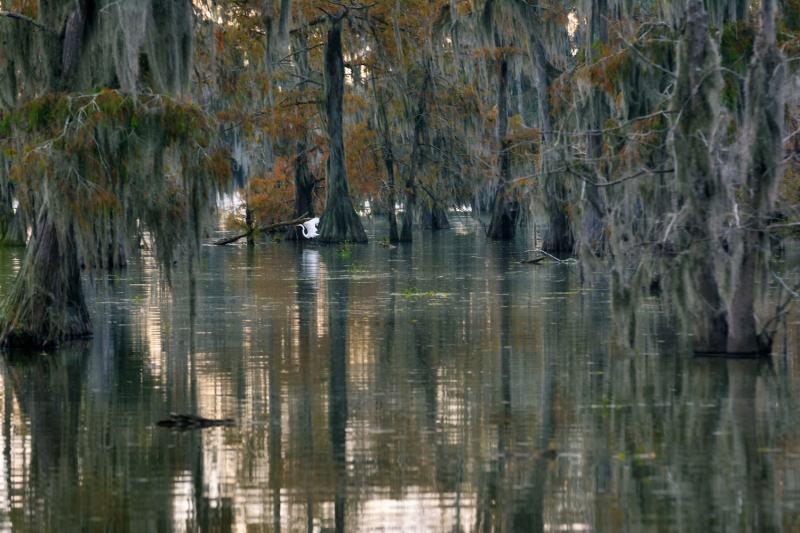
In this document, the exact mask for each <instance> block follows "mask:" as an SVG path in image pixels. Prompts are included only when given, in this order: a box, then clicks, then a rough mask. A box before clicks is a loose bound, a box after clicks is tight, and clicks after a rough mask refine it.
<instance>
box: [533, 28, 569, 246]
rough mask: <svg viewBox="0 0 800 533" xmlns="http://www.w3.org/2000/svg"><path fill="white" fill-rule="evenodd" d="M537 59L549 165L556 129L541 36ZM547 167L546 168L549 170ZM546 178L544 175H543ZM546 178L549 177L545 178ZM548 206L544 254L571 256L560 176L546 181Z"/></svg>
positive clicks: (542, 127)
mask: <svg viewBox="0 0 800 533" xmlns="http://www.w3.org/2000/svg"><path fill="white" fill-rule="evenodd" d="M531 47H532V49H533V56H534V61H535V63H534V71H535V76H534V77H535V82H536V92H537V97H538V101H539V128H540V130H541V132H542V153H543V155H542V158H543V160H544V161H547V158H548V157H549V155H548V153H547V151H548V150H549V149H550V148H551V147H552V146H553V126H552V122H551V120H550V97H549V95H548V92H547V89H548V86H549V82H548V79H547V57H546V56H545V52H544V45H543V44H542V41H541V39H540V38H539V37H538V36H537V37H534V38H533V39H532V40H531ZM546 166H547V165H546V164H544V165H543V167H545V168H546ZM543 174H544V173H543ZM545 176H546V174H545ZM544 202H545V208H546V210H547V214H548V215H549V218H550V224H549V225H548V227H547V233H546V234H545V236H544V239H543V240H542V250H547V251H549V252H567V251H571V250H572V249H573V247H574V246H575V239H574V238H573V236H572V231H571V230H570V227H569V218H568V217H567V211H566V207H567V205H568V204H567V190H566V186H565V184H564V182H563V181H562V180H561V179H560V178H559V177H558V176H550V177H545V179H544Z"/></svg>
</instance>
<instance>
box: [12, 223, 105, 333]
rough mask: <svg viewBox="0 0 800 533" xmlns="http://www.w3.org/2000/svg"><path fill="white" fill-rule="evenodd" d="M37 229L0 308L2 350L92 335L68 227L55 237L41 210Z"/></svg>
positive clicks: (54, 232)
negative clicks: (37, 232) (0, 310)
mask: <svg viewBox="0 0 800 533" xmlns="http://www.w3.org/2000/svg"><path fill="white" fill-rule="evenodd" d="M38 228H39V234H38V235H37V236H36V238H35V240H33V241H32V242H31V246H30V247H29V248H28V250H27V252H26V257H25V262H24V263H23V265H22V269H21V270H20V273H19V274H18V276H17V279H16V281H15V283H14V286H13V288H12V290H11V292H9V294H8V296H7V297H6V298H5V300H4V301H3V303H2V312H3V313H2V314H3V319H2V320H0V344H2V345H3V346H8V347H31V348H34V347H37V348H38V347H42V346H50V345H54V344H58V343H59V342H61V341H62V340H64V339H73V338H79V337H87V336H91V335H92V324H91V321H90V319H89V310H88V309H87V308H86V301H85V299H84V295H83V287H82V285H81V271H80V265H79V262H78V254H77V246H76V243H75V238H74V236H73V230H72V226H70V227H69V228H68V229H66V230H65V231H64V233H63V234H59V232H58V230H57V228H56V225H55V221H54V220H53V219H52V217H51V216H49V214H48V213H47V212H46V211H45V212H44V213H43V214H42V215H41V217H40V220H39V223H38ZM59 240H61V242H59ZM61 265H63V266H61Z"/></svg>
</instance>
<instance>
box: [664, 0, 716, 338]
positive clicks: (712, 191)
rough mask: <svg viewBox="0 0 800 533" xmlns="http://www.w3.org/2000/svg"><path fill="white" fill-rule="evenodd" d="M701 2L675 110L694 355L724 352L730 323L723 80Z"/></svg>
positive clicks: (692, 4)
mask: <svg viewBox="0 0 800 533" xmlns="http://www.w3.org/2000/svg"><path fill="white" fill-rule="evenodd" d="M707 18H708V15H707V13H706V11H705V9H704V8H703V3H702V1H701V0H689V1H688V15H687V19H686V23H685V25H684V28H683V35H682V36H681V40H680V43H679V45H678V77H677V81H676V88H675V93H674V95H673V104H672V108H673V110H675V111H676V120H677V124H676V127H675V133H674V140H673V150H674V159H675V172H676V177H677V179H678V185H679V188H680V193H681V195H682V197H683V200H684V201H685V202H686V203H687V204H688V205H687V207H688V210H687V213H688V214H687V217H686V220H685V226H686V233H687V234H688V238H689V240H688V242H687V243H686V246H687V250H686V259H685V261H686V263H685V274H686V279H687V282H688V289H689V301H690V302H691V304H690V305H691V315H692V320H691V323H692V330H693V333H694V339H693V341H694V351H695V353H725V351H726V343H727V337H728V319H727V313H726V309H725V305H724V302H723V301H722V297H721V296H720V293H719V288H718V286H717V279H716V275H715V273H714V252H715V251H716V250H715V249H714V246H713V243H714V236H713V234H712V230H711V227H710V224H711V221H712V214H713V213H714V212H715V210H716V209H717V203H718V202H719V197H720V195H721V194H722V193H723V190H722V184H721V183H720V179H719V176H718V172H717V171H716V169H715V168H714V165H713V161H712V157H711V153H710V151H709V146H708V144H707V143H706V142H704V140H706V139H709V140H710V139H713V135H714V126H715V121H716V120H717V111H718V108H719V98H720V91H721V88H722V80H721V76H720V74H719V54H718V53H717V50H716V47H715V45H714V42H713V41H712V40H711V38H710V35H709V33H708V25H707V22H706V21H707Z"/></svg>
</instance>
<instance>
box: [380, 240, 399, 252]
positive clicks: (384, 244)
mask: <svg viewBox="0 0 800 533" xmlns="http://www.w3.org/2000/svg"><path fill="white" fill-rule="evenodd" d="M378 244H380V245H381V246H386V247H388V248H389V249H390V250H391V249H392V248H397V246H395V245H394V244H389V243H388V242H383V241H378Z"/></svg>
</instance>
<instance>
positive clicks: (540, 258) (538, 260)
mask: <svg viewBox="0 0 800 533" xmlns="http://www.w3.org/2000/svg"><path fill="white" fill-rule="evenodd" d="M544 260H545V257H544V256H543V255H541V256H539V257H534V258H533V259H523V260H522V261H520V263H522V264H523V265H530V264H533V263H539V262H540V261H544Z"/></svg>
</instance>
